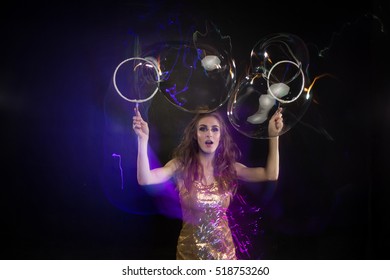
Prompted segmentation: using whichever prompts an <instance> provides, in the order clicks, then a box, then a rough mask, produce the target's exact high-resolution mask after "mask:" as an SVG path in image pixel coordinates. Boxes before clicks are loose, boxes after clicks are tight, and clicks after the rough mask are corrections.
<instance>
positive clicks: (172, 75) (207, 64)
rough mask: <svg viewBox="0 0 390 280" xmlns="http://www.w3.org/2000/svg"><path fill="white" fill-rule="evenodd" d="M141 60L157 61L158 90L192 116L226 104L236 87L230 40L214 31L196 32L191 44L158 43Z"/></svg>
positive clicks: (184, 42)
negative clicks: (158, 73)
mask: <svg viewBox="0 0 390 280" xmlns="http://www.w3.org/2000/svg"><path fill="white" fill-rule="evenodd" d="M143 56H144V57H145V58H146V59H148V60H154V61H156V63H157V65H158V68H159V72H160V79H159V89H160V91H161V92H162V93H163V94H164V96H165V97H166V98H167V100H168V101H169V102H170V103H172V104H173V105H175V106H176V107H178V108H180V109H181V110H184V111H186V112H191V113H199V112H202V113H204V112H211V111H214V110H216V109H218V108H219V107H221V106H222V105H223V104H225V103H226V102H227V101H228V99H229V97H230V95H231V93H232V91H233V89H234V86H235V83H236V67H235V63H234V60H233V58H232V54H231V42H230V37H227V36H225V37H224V36H221V34H220V33H219V31H218V30H217V29H216V28H215V27H214V28H213V29H212V30H210V31H207V32H206V33H204V34H201V33H199V32H195V33H194V36H193V41H192V42H186V41H172V42H163V43H157V44H154V45H152V46H149V47H147V48H146V49H145V51H144V54H143Z"/></svg>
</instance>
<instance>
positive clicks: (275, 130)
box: [268, 108, 283, 137]
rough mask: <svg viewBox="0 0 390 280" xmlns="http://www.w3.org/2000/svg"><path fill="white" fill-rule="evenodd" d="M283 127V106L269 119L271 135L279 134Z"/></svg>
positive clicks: (269, 132) (269, 133)
mask: <svg viewBox="0 0 390 280" xmlns="http://www.w3.org/2000/svg"><path fill="white" fill-rule="evenodd" d="M282 129H283V115H282V108H279V109H278V110H276V112H275V113H274V114H273V116H272V117H271V119H270V120H269V125H268V135H269V137H276V136H279V134H280V132H281V131H282Z"/></svg>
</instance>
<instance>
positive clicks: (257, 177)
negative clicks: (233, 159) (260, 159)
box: [236, 108, 283, 182]
mask: <svg viewBox="0 0 390 280" xmlns="http://www.w3.org/2000/svg"><path fill="white" fill-rule="evenodd" d="M282 128H283V116H282V110H281V108H279V109H278V110H277V111H276V112H275V114H274V115H273V116H272V118H271V119H270V121H269V126H268V134H269V136H270V138H269V146H268V156H267V163H266V165H265V167H247V166H245V165H243V164H241V163H236V171H237V175H238V178H239V179H240V180H243V181H247V182H263V181H275V180H277V179H278V177H279V136H278V135H279V133H280V131H281V130H282Z"/></svg>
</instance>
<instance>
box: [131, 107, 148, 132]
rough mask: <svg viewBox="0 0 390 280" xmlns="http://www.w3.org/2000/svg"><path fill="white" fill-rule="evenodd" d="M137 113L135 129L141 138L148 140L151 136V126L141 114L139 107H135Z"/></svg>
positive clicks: (134, 121)
mask: <svg viewBox="0 0 390 280" xmlns="http://www.w3.org/2000/svg"><path fill="white" fill-rule="evenodd" d="M134 113H135V115H134V116H133V130H134V132H135V134H137V136H138V138H139V139H142V140H148V138H149V126H148V123H147V122H145V121H144V120H143V118H142V116H141V113H140V112H139V111H138V107H137V106H136V107H135V108H134Z"/></svg>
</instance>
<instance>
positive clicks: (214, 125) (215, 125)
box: [199, 124, 219, 127]
mask: <svg viewBox="0 0 390 280" xmlns="http://www.w3.org/2000/svg"><path fill="white" fill-rule="evenodd" d="M201 126H205V127H208V125H207V124H199V127H201ZM211 127H219V125H218V124H213V125H212V126H211Z"/></svg>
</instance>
